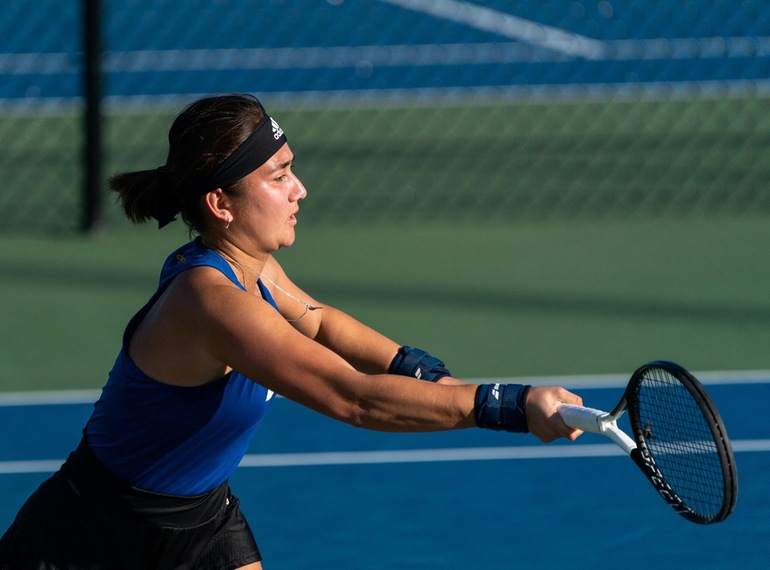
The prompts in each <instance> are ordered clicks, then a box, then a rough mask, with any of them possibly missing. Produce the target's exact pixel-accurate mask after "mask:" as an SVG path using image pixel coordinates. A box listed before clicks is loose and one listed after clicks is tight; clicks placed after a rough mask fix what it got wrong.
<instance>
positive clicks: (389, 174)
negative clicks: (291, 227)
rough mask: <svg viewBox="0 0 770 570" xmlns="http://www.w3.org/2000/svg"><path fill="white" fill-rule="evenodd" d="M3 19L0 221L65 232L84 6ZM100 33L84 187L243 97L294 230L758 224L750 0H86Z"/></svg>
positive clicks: (756, 24) (761, 40)
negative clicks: (270, 155) (209, 98)
mask: <svg viewBox="0 0 770 570" xmlns="http://www.w3.org/2000/svg"><path fill="white" fill-rule="evenodd" d="M4 7H5V9H4V10H3V12H2V13H0V34H1V35H0V37H2V38H3V40H2V44H1V45H2V46H3V48H2V50H0V52H2V53H0V74H2V78H3V80H2V84H1V85H0V149H2V151H3V152H2V153H0V176H1V177H2V180H3V186H4V188H3V191H2V192H0V220H2V225H3V227H4V228H5V229H6V230H8V229H21V228H29V227H34V228H45V229H70V228H75V227H78V223H79V220H80V219H81V218H82V209H83V207H84V206H83V198H82V195H83V190H82V186H83V181H84V171H83V168H84V167H83V161H82V156H83V145H84V134H83V120H82V114H83V97H82V92H83V87H82V85H83V80H82V73H83V40H82V36H83V20H84V18H83V13H82V12H83V6H82V3H76V2H53V1H52V0H43V1H41V2H37V3H34V4H29V3H28V2H22V1H21V0H7V1H6V3H5V4H4ZM101 22H102V25H103V29H102V38H103V49H104V52H103V58H102V64H103V75H102V88H103V95H104V99H103V113H104V122H103V125H104V140H105V148H104V151H103V156H104V162H105V164H104V165H103V168H102V171H103V172H104V173H105V174H109V173H111V172H114V171H117V170H129V169H139V168H150V167H154V166H157V165H159V164H161V162H162V161H163V160H164V159H165V152H166V148H165V145H166V133H167V130H168V127H169V125H170V122H171V120H172V119H173V116H174V114H175V113H176V112H177V111H178V110H179V109H180V108H181V107H182V106H183V105H184V104H185V103H186V102H188V101H190V100H192V99H193V98H195V97H197V96H199V95H204V94H211V93H221V92H251V93H255V94H257V95H258V96H259V97H260V98H261V99H262V100H263V102H264V103H265V105H266V107H267V108H268V110H269V112H270V113H271V114H272V115H273V116H275V117H276V118H277V119H278V121H279V122H280V123H281V125H282V127H283V128H284V130H285V131H286V133H287V135H288V137H289V141H290V144H291V145H292V148H293V150H294V151H295V153H296V155H297V158H298V162H297V171H298V174H299V175H300V176H301V177H302V178H303V180H304V182H305V183H306V186H307V187H308V189H309V192H310V196H309V198H308V201H307V203H306V207H307V209H306V211H307V214H306V216H305V218H303V222H305V223H309V222H311V221H318V222H327V221H328V222H334V223H340V222H346V223H372V222H373V221H383V222H391V221H401V220H405V219H416V220H439V221H443V220H451V219H460V218H462V219H483V220H488V219H490V218H497V219H514V218H522V217H523V218H526V217H557V216H638V215H651V214H655V215H659V214H662V213H666V212H669V213H674V214H676V215H683V214H693V215H703V214H729V215H737V214H746V213H759V214H767V213H770V198H768V191H767V188H768V183H770V119H769V118H768V113H767V110H768V102H769V101H770V99H768V91H767V87H768V83H767V79H768V77H770V33H768V32H770V4H768V3H766V2H761V1H759V0H747V1H745V2H740V3H736V2H734V1H732V0H718V1H708V2H707V1H706V0H687V1H679V0H666V1H663V2H656V3H640V2H635V1H632V0H601V1H596V0H590V1H586V0H583V1H579V0H569V1H566V0H565V1H556V0H551V1H544V2H510V1H502V0H474V1H469V2H458V1H456V0H326V1H321V0H217V1H211V0H206V1H203V0H195V1H189V2H172V1H170V0H122V1H120V2H118V1H117V0H103V1H102V2H101ZM105 192H106V191H105ZM105 203H106V204H107V211H106V213H105V216H106V218H107V219H109V218H110V217H111V216H113V215H115V214H114V212H113V211H112V209H111V208H110V206H109V205H110V203H111V200H105Z"/></svg>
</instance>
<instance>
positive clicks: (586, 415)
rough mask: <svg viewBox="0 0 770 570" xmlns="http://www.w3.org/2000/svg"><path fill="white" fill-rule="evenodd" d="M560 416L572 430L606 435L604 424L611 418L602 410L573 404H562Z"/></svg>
mask: <svg viewBox="0 0 770 570" xmlns="http://www.w3.org/2000/svg"><path fill="white" fill-rule="evenodd" d="M559 415H560V416H561V419H562V420H564V423H565V424H567V425H568V426H569V427H571V428H574V429H579V430H583V431H587V432H591V433H600V434H602V433H604V429H603V425H602V424H603V423H604V420H606V419H607V418H608V417H609V414H608V413H607V412H604V411H602V410H596V409H594V408H584V407H583V406H573V405H572V404H560V405H559Z"/></svg>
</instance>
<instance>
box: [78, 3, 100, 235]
mask: <svg viewBox="0 0 770 570" xmlns="http://www.w3.org/2000/svg"><path fill="white" fill-rule="evenodd" d="M83 12H84V14H83V16H84V26H83V29H84V50H83V51H84V59H85V62H84V73H83V80H84V81H83V89H84V99H85V109H84V123H83V129H84V135H85V136H84V148H83V162H84V164H83V166H84V169H83V170H84V180H83V210H82V222H81V229H82V231H84V232H91V231H93V230H96V229H98V228H99V227H100V226H101V224H102V187H101V186H102V109H101V106H102V93H101V83H102V81H101V59H102V57H101V56H102V45H101V44H102V40H101V0H84V3H83Z"/></svg>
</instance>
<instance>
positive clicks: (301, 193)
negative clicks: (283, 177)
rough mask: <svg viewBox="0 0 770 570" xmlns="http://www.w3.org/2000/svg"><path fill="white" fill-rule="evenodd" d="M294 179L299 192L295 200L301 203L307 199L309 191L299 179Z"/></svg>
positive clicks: (296, 193) (295, 194)
mask: <svg viewBox="0 0 770 570" xmlns="http://www.w3.org/2000/svg"><path fill="white" fill-rule="evenodd" d="M294 179H295V180H296V181H297V190H296V192H295V193H294V199H295V200H296V201H298V202H299V201H300V200H304V199H305V198H306V197H307V189H306V188H305V185H304V184H302V181H301V180H300V179H299V178H297V177H296V176H295V177H294Z"/></svg>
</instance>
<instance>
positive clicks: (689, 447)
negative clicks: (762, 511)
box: [637, 368, 724, 517]
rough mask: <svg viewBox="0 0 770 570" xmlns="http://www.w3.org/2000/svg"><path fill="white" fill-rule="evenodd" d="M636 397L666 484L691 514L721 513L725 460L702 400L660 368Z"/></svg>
mask: <svg viewBox="0 0 770 570" xmlns="http://www.w3.org/2000/svg"><path fill="white" fill-rule="evenodd" d="M637 396H638V406H639V409H638V418H639V421H640V424H641V426H642V432H643V435H644V439H645V442H646V443H647V446H648V449H649V451H650V454H651V455H652V457H653V459H654V460H655V463H656V465H657V466H658V468H659V469H660V472H661V473H662V474H663V477H664V478H665V480H666V482H667V483H668V484H669V485H670V486H671V488H672V489H673V490H674V492H675V493H676V494H677V495H678V496H679V497H680V498H681V499H682V501H683V502H684V503H685V505H687V507H688V508H690V509H691V510H692V511H694V512H696V513H698V514H700V515H703V516H705V517H711V516H715V515H716V514H718V513H719V512H720V510H721V509H722V505H723V502H724V479H723V471H722V466H721V459H720V454H719V449H718V448H717V444H716V443H715V441H714V437H713V435H712V432H711V428H710V427H709V423H708V422H707V420H706V419H705V417H704V415H703V411H702V410H701V408H700V406H699V405H698V402H697V401H696V400H695V399H694V398H693V395H692V394H691V393H690V391H689V390H688V389H687V388H686V387H685V386H684V385H683V384H682V383H681V382H680V381H679V380H678V379H677V378H676V377H674V376H672V375H671V374H669V373H668V372H666V371H665V370H661V369H657V368H654V369H650V370H649V371H648V373H647V375H646V376H645V378H644V379H643V380H642V381H641V382H640V384H639V386H638V388H637Z"/></svg>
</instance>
